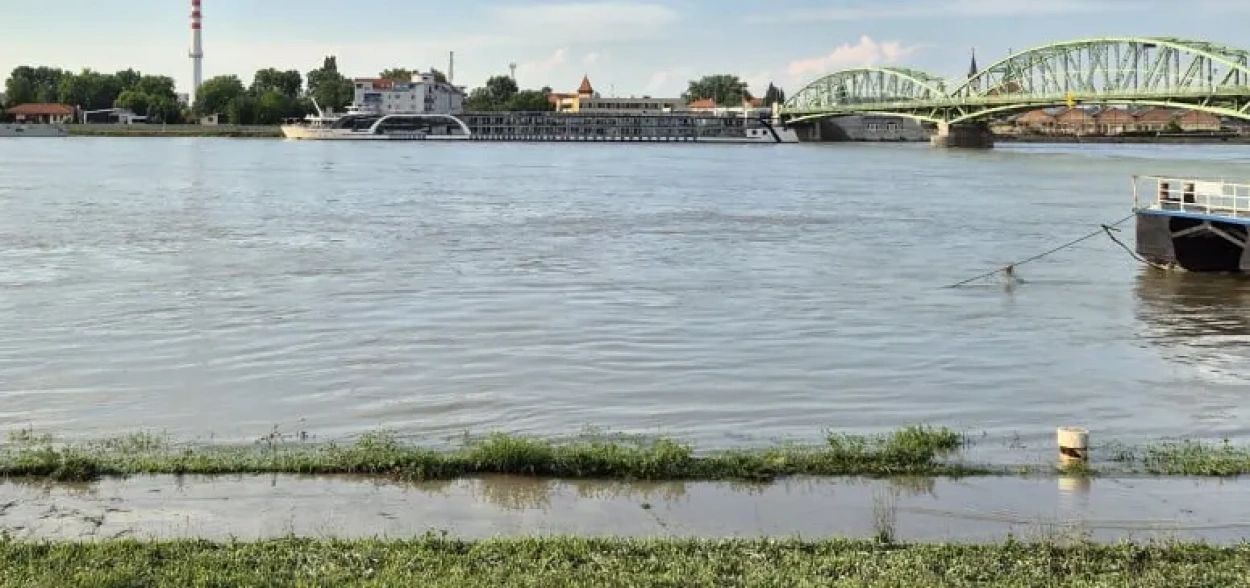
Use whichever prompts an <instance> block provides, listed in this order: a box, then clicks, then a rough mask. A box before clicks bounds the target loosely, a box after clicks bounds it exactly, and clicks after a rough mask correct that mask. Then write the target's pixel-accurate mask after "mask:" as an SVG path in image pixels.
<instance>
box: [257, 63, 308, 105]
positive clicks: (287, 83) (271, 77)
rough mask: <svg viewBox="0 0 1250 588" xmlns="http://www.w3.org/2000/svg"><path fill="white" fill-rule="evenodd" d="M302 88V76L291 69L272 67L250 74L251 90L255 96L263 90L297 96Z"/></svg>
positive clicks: (262, 92) (292, 96)
mask: <svg viewBox="0 0 1250 588" xmlns="http://www.w3.org/2000/svg"><path fill="white" fill-rule="evenodd" d="M303 88H304V77H303V76H301V75H300V73H299V72H298V71H295V70H293V69H291V70H287V71H278V70H277V69H274V68H272V67H268V68H265V69H261V70H257V71H256V75H254V76H252V87H251V92H252V93H253V94H255V95H257V96H260V95H261V94H264V93H265V92H270V91H272V92H277V93H279V94H282V95H283V96H287V97H290V98H298V97H299V95H300V92H301V91H302V90H303Z"/></svg>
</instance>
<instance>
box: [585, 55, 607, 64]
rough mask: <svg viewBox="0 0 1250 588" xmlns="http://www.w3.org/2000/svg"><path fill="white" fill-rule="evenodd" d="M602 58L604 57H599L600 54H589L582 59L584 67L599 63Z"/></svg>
mask: <svg viewBox="0 0 1250 588" xmlns="http://www.w3.org/2000/svg"><path fill="white" fill-rule="evenodd" d="M601 57H603V56H602V55H599V54H598V53H594V52H591V53H587V54H586V55H585V56H583V57H582V65H594V64H596V63H598V62H599V59H600V58H601Z"/></svg>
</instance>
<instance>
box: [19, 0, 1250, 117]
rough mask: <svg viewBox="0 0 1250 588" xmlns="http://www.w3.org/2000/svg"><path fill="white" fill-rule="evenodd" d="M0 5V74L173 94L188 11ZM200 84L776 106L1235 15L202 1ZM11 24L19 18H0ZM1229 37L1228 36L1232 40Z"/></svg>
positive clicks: (167, 6) (980, 8) (1202, 2)
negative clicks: (264, 80) (879, 69)
mask: <svg viewBox="0 0 1250 588" xmlns="http://www.w3.org/2000/svg"><path fill="white" fill-rule="evenodd" d="M31 6H32V5H31V4H30V3H28V2H24V1H21V0H0V14H4V15H6V17H5V18H3V19H0V71H3V72H4V73H5V75H6V77H7V73H8V72H9V71H10V70H12V68H13V67H15V66H17V65H23V64H47V65H53V66H59V67H64V68H69V69H74V70H77V69H80V68H83V67H90V68H93V69H98V70H105V71H113V70H116V69H121V68H125V67H131V66H133V67H135V68H137V69H140V70H141V71H143V72H145V73H160V74H165V75H170V76H173V77H174V79H175V80H177V82H178V86H179V89H180V91H186V88H187V86H188V85H189V83H190V75H191V67H190V62H189V60H188V58H187V49H188V48H189V37H190V34H189V31H188V20H189V13H190V0H128V1H126V2H121V3H117V2H112V3H109V2H99V1H98V0H47V1H45V2H42V3H40V4H38V9H37V10H32V9H31ZM203 13H204V51H205V60H204V70H205V76H206V77H211V76H214V75H219V74H227V73H233V74H238V75H239V76H240V77H241V78H243V80H244V81H245V82H248V81H250V79H251V76H252V73H253V72H254V71H255V70H257V69H259V68H262V67H269V66H273V67H278V68H282V69H288V68H294V69H298V70H300V71H301V72H307V71H308V70H309V69H312V68H314V67H317V66H318V65H319V64H320V61H321V58H322V57H323V56H325V55H328V54H334V55H337V56H338V59H339V66H340V69H341V70H343V71H344V73H345V74H347V75H349V76H369V75H375V74H376V73H377V72H378V71H379V70H381V69H383V68H386V67H392V66H401V67H419V68H421V69H426V68H429V67H430V66H435V67H438V68H439V69H445V68H446V64H447V54H448V52H449V51H455V52H456V82H457V83H458V84H463V85H468V86H471V87H472V86H476V85H478V84H480V83H481V82H482V81H483V80H485V79H486V77H488V76H490V75H493V74H497V73H506V72H507V71H508V64H509V63H510V62H515V63H517V64H518V67H517V81H518V82H519V83H520V85H521V86H523V87H534V88H537V87H541V86H544V85H549V86H551V87H552V88H554V89H556V90H558V91H571V90H573V89H574V88H576V87H577V84H578V82H579V81H580V80H581V76H582V74H583V73H585V74H588V75H589V76H590V79H591V82H592V83H593V84H594V85H595V87H596V89H597V90H599V91H600V92H601V93H604V94H608V93H612V91H614V92H615V94H618V95H624V96H628V95H640V94H644V93H646V94H650V95H656V96H659V95H666V96H668V95H677V94H680V93H681V91H682V90H684V89H685V86H686V82H687V81H688V80H690V79H693V78H696V77H698V76H701V75H704V74H711V73H734V74H737V75H739V76H741V77H743V78H744V79H746V80H748V81H749V82H750V83H751V85H752V87H753V89H755V90H756V91H757V92H758V91H762V89H763V87H764V86H766V85H767V83H768V82H769V81H770V80H771V81H775V82H777V83H778V84H780V85H782V87H784V88H786V90H787V91H789V92H791V93H793V92H794V91H796V90H797V89H799V87H801V85H802V84H803V83H805V82H807V81H810V80H812V79H814V78H816V77H818V76H819V75H820V74H821V73H822V72H827V71H833V70H837V69H839V68H843V67H855V66H860V65H868V64H895V65H904V66H908V67H914V68H917V69H922V70H926V71H930V72H932V73H935V74H938V75H943V76H947V77H952V78H954V77H958V76H961V75H962V74H963V73H964V72H965V71H966V70H967V67H968V54H969V51H970V49H971V48H972V47H976V49H977V54H978V59H979V60H980V61H981V63H982V64H985V63H988V62H990V61H993V60H994V59H996V58H999V57H1002V56H1003V55H1005V53H1006V52H1007V51H1008V49H1015V50H1017V51H1019V50H1021V49H1024V48H1027V47H1030V46H1034V45H1039V44H1043V43H1045V42H1047V41H1057V40H1064V39H1072V38H1083V37H1090V36H1099V35H1143V36H1176V37H1189V38H1199V39H1205V40H1210V41H1217V42H1223V43H1227V44H1231V45H1236V46H1240V47H1245V48H1250V34H1247V33H1246V31H1247V30H1248V29H1247V28H1246V25H1245V23H1246V22H1250V0H1185V1H1183V2H1178V1H1167V2H1164V1H1160V0H875V1H870V0H775V1H773V2H760V1H752V2H747V1H744V0H639V1H623V0H622V1H611V2H599V1H586V2H568V3H560V2H542V1H536V0H529V1H527V0H460V1H459V2H400V1H397V0H391V1H384V0H351V1H347V0H302V1H299V2H295V1H292V0H203ZM17 15H20V17H19V16H17ZM1239 33H1240V34H1239Z"/></svg>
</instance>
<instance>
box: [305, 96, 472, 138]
mask: <svg viewBox="0 0 1250 588" xmlns="http://www.w3.org/2000/svg"><path fill="white" fill-rule="evenodd" d="M313 106H314V107H315V108H316V109H317V114H310V115H308V116H307V117H305V118H304V122H302V123H298V124H289V125H282V127H281V129H282V136H283V137H286V138H288V139H309V140H321V141H344V140H354V141H361V140H374V141H376V140H390V141H424V140H428V141H449V140H461V141H464V140H468V139H469V138H470V137H471V135H472V132H471V131H470V130H469V127H468V125H466V124H464V121H462V120H460V119H458V118H456V117H454V116H452V115H450V114H432V113H429V114H427V113H411V114H408V113H405V114H380V113H376V112H368V111H362V110H361V109H359V108H358V107H357V106H356V105H354V104H353V105H351V106H349V107H348V108H347V112H345V113H344V114H335V113H332V112H331V113H327V112H325V111H323V110H322V109H321V105H319V104H317V101H316V100H314V101H313Z"/></svg>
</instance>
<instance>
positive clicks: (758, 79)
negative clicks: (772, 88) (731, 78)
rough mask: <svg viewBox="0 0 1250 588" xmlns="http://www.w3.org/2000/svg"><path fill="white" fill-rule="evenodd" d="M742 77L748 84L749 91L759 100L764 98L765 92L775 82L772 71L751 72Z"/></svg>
mask: <svg viewBox="0 0 1250 588" xmlns="http://www.w3.org/2000/svg"><path fill="white" fill-rule="evenodd" d="M740 77H741V78H742V81H744V82H746V83H747V89H749V90H750V92H751V95H752V96H755V97H757V98H763V97H764V92H766V91H767V90H768V84H771V83H773V81H774V80H773V72H770V71H756V72H749V73H746V74H744V75H742V76H740Z"/></svg>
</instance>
